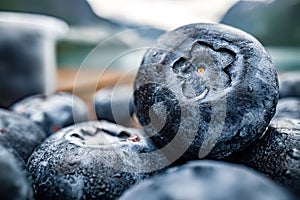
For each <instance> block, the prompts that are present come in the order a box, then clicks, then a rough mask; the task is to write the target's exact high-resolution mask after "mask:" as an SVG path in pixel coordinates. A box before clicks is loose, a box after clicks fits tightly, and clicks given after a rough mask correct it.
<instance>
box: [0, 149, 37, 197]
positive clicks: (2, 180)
mask: <svg viewBox="0 0 300 200" xmlns="http://www.w3.org/2000/svg"><path fill="white" fill-rule="evenodd" d="M0 199H3V200H31V199H33V190H32V185H31V180H30V178H29V175H28V173H27V171H26V170H25V163H24V161H23V160H22V159H21V158H19V157H18V155H17V153H13V152H11V151H9V150H8V149H6V148H4V147H3V146H2V145H0Z"/></svg>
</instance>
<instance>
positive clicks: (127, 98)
mask: <svg viewBox="0 0 300 200" xmlns="http://www.w3.org/2000/svg"><path fill="white" fill-rule="evenodd" d="M132 95H133V86H131V85H118V86H115V87H109V88H102V89H100V90H99V91H97V93H96V94H95V97H94V108H95V113H96V116H97V119H98V120H107V121H110V122H113V123H116V124H120V125H124V126H132V125H133V121H132V119H131V115H132V114H133V107H134V106H133V99H132Z"/></svg>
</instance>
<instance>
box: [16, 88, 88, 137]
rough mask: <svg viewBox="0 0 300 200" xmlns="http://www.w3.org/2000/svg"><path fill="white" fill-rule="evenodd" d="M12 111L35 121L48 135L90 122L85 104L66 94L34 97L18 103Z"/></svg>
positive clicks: (72, 95) (74, 96) (77, 98)
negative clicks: (77, 124)
mask: <svg viewBox="0 0 300 200" xmlns="http://www.w3.org/2000/svg"><path fill="white" fill-rule="evenodd" d="M11 110H12V111H14V112H16V113H18V114H21V115H23V116H25V117H27V118H29V119H30V120H32V121H34V122H35V123H36V124H37V125H39V126H40V127H41V128H42V129H44V130H45V131H46V133H47V134H48V135H50V134H51V133H54V132H56V131H58V130H60V129H61V128H64V127H67V126H69V125H72V124H74V123H76V122H82V121H87V120H88V116H87V108H86V105H85V103H84V102H83V101H82V100H81V99H80V98H79V97H77V96H76V95H74V94H70V93H65V92H58V93H54V94H51V95H43V94H39V95H34V96H31V97H28V98H25V99H23V100H22V101H20V102H17V103H16V104H14V105H13V106H12V107H11Z"/></svg>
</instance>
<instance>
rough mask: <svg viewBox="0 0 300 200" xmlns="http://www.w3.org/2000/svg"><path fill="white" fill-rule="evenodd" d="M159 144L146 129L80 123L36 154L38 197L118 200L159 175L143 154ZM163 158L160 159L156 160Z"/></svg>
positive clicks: (30, 167)
mask: <svg viewBox="0 0 300 200" xmlns="http://www.w3.org/2000/svg"><path fill="white" fill-rule="evenodd" d="M153 150H155V146H154V145H153V144H152V143H151V142H150V140H148V139H146V138H145V137H144V136H143V135H141V133H140V130H137V129H129V128H124V127H122V126H119V125H118V126H117V125H116V124H113V123H110V122H107V121H99V122H97V121H92V122H83V123H79V124H76V125H73V126H70V127H67V128H65V129H62V130H60V131H59V132H57V133H55V134H53V135H51V136H50V137H49V138H47V140H46V141H45V142H44V143H43V144H41V145H40V146H39V147H38V148H37V149H36V150H35V152H34V153H33V154H32V155H31V157H30V159H29V161H28V163H27V167H28V170H29V172H30V173H31V174H32V177H33V182H34V188H35V198H36V199H37V200H39V199H43V200H46V199H66V200H68V199H72V200H74V199H108V200H109V199H116V198H117V197H119V196H120V195H121V194H122V193H123V192H124V191H125V190H126V189H128V188H129V187H130V186H131V185H133V184H134V183H136V182H139V181H141V180H142V179H144V178H146V177H149V176H150V175H152V174H153V173H156V172H154V171H145V170H146V168H147V167H150V165H151V164H152V163H151V160H149V159H147V158H144V157H143V153H147V152H151V151H153ZM161 160H162V158H160V157H155V160H154V161H153V162H158V163H160V161H161Z"/></svg>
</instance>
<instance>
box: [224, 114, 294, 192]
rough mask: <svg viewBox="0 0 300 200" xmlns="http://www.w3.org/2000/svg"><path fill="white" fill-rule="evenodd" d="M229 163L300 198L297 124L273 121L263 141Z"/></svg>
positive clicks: (284, 120) (281, 119)
mask: <svg viewBox="0 0 300 200" xmlns="http://www.w3.org/2000/svg"><path fill="white" fill-rule="evenodd" d="M229 160H230V161H233V162H237V163H241V164H245V165H247V166H249V167H252V168H254V169H256V170H258V171H260V172H262V173H264V174H267V175H268V176H270V177H271V178H272V179H274V180H275V181H277V182H279V183H281V184H283V185H286V186H287V187H288V188H289V189H290V190H292V191H293V192H295V193H296V194H297V195H300V120H299V119H288V118H286V119H284V118H279V119H274V120H272V122H271V124H270V125H269V127H268V129H267V131H266V132H265V134H264V136H263V137H262V138H260V139H259V140H258V141H257V142H254V143H253V144H252V145H250V146H249V147H248V148H246V149H244V150H243V151H241V152H239V153H236V154H233V155H231V156H230V158H229Z"/></svg>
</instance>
